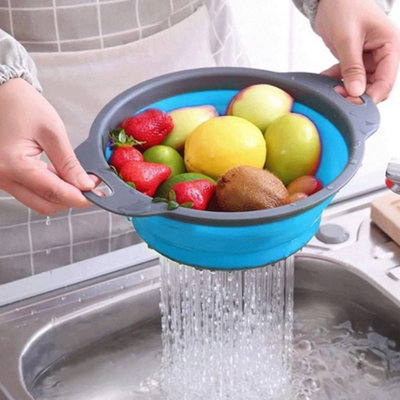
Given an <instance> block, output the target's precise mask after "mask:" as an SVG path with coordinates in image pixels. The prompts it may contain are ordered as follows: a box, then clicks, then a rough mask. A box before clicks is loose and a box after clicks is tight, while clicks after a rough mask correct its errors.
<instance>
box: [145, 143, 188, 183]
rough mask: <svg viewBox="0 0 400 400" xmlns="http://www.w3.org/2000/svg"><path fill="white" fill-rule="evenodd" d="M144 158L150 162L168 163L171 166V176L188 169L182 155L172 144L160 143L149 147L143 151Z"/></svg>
mask: <svg viewBox="0 0 400 400" xmlns="http://www.w3.org/2000/svg"><path fill="white" fill-rule="evenodd" d="M143 158H144V160H145V161H148V162H153V163H157V164H165V165H168V166H169V167H170V168H171V175H170V177H172V176H175V175H177V174H182V173H183V172H185V171H186V168H185V163H184V162H183V158H182V156H181V155H180V154H179V153H178V152H177V151H176V150H175V149H173V148H172V147H170V146H166V145H163V144H159V145H156V146H152V147H149V148H148V149H147V150H145V151H144V152H143Z"/></svg>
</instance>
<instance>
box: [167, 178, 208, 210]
mask: <svg viewBox="0 0 400 400" xmlns="http://www.w3.org/2000/svg"><path fill="white" fill-rule="evenodd" d="M214 191H215V184H214V183H212V182H210V181H209V180H208V179H197V180H194V181H188V182H178V183H175V185H174V186H172V188H171V189H170V191H169V192H168V200H172V201H174V200H175V201H176V202H177V203H178V204H180V205H183V206H186V207H190V208H194V209H196V210H205V209H206V208H207V205H208V202H209V201H210V199H211V197H212V195H213V194H214Z"/></svg>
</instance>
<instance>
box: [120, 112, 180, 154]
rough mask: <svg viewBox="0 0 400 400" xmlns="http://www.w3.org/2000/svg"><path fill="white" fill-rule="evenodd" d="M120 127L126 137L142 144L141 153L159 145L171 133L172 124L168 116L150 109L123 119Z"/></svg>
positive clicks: (140, 146)
mask: <svg viewBox="0 0 400 400" xmlns="http://www.w3.org/2000/svg"><path fill="white" fill-rule="evenodd" d="M120 127H121V128H122V129H124V130H125V133H126V134H127V135H128V136H131V137H133V138H134V139H135V140H137V141H140V142H142V144H141V145H139V148H140V150H141V151H143V150H145V149H148V148H149V147H151V146H155V145H156V144H160V143H161V142H162V141H163V140H164V138H165V136H167V135H168V133H170V132H171V131H172V129H173V127H174V122H173V120H172V117H171V116H170V115H169V114H167V113H164V112H163V111H161V110H158V109H154V108H152V109H148V110H146V111H143V112H141V113H140V114H137V115H134V116H133V117H128V118H126V119H124V121H122V123H121V125H120Z"/></svg>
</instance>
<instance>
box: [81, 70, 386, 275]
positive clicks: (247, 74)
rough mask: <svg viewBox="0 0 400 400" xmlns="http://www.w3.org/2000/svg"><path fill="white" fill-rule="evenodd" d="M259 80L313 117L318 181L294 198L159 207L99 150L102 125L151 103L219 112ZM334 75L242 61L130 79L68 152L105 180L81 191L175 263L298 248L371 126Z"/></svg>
mask: <svg viewBox="0 0 400 400" xmlns="http://www.w3.org/2000/svg"><path fill="white" fill-rule="evenodd" d="M259 83H268V84H271V85H274V86H277V87H280V88H281V89H283V90H285V91H286V92H288V93H289V94H291V95H292V96H293V97H294V99H295V103H294V106H293V110H292V111H293V112H296V113H301V114H304V115H306V116H307V117H309V118H310V119H311V120H312V121H313V122H314V124H315V125H316V126H317V128H318V131H319V134H320V137H321V142H322V155H321V161H320V165H319V168H318V171H317V173H316V176H317V177H318V178H319V179H320V180H321V181H322V183H323V185H324V187H323V189H321V190H320V191H319V192H317V193H315V194H313V195H311V196H309V197H308V198H306V199H303V200H299V201H297V202H295V203H292V204H289V205H285V206H281V207H277V208H273V209H268V210H259V211H246V212H216V211H199V210H193V209H189V208H184V207H179V208H177V209H175V210H168V209H167V205H166V204H165V203H155V202H153V201H152V198H151V197H148V196H146V195H144V194H142V193H140V192H138V191H136V190H135V189H133V188H131V187H130V186H129V185H127V184H125V183H124V182H123V181H122V180H121V179H120V178H118V176H117V175H116V174H115V173H114V172H112V170H111V169H110V167H109V165H108V163H107V160H106V156H105V154H106V153H107V151H108V150H107V146H108V142H109V138H108V133H109V131H111V130H112V129H114V128H115V127H116V126H118V124H119V123H120V122H121V121H122V120H123V119H125V118H126V117H128V116H131V115H133V114H135V113H136V112H138V111H142V110H143V109H146V108H150V107H155V108H159V109H162V110H164V111H166V112H168V111H171V110H173V109H175V108H178V107H187V106H196V105H213V106H214V107H215V108H216V109H217V110H218V111H219V112H220V113H221V114H224V113H225V110H226V107H227V104H228V103H229V101H230V100H231V98H232V97H233V96H234V95H235V94H236V93H237V92H238V91H239V90H240V89H242V88H244V87H247V86H250V85H254V84H259ZM338 84H340V82H338V81H337V80H333V79H331V78H328V77H325V76H322V75H317V74H309V73H276V72H270V71H264V70H255V69H249V68H203V69H195V70H187V71H182V72H177V73H172V74H168V75H164V76H160V77H158V78H155V79H152V80H149V81H146V82H143V83H141V84H139V85H137V86H134V87H132V88H130V89H128V90H126V91H125V92H123V93H122V94H120V95H119V96H117V97H116V98H114V99H113V100H112V101H111V102H110V103H108V104H107V105H106V106H105V107H104V108H103V109H102V110H101V111H100V113H99V114H98V116H97V117H96V119H95V121H94V122H93V125H92V127H91V130H90V134H89V137H88V139H87V140H86V141H85V142H84V143H82V144H81V145H80V146H79V147H78V148H77V149H76V154H77V156H78V159H79V160H80V162H81V163H82V165H83V167H84V168H85V170H86V171H87V172H88V173H91V174H94V175H97V176H98V177H99V178H100V179H102V180H103V182H105V183H106V184H107V185H108V186H109V188H110V189H111V192H112V194H111V195H109V196H107V197H100V196H97V195H96V194H95V193H93V192H85V195H86V197H87V198H88V199H89V200H91V201H92V202H93V203H95V204H97V205H98V206H100V207H102V208H104V209H106V210H109V211H111V212H113V213H117V214H121V215H125V216H129V217H132V222H133V225H134V227H135V229H136V231H137V233H138V234H139V236H140V237H141V238H142V239H143V240H144V241H145V242H147V244H148V245H149V247H150V248H153V249H155V250H156V251H158V252H159V253H161V254H163V255H164V256H166V257H168V258H170V259H173V260H175V261H178V262H180V263H183V264H187V265H193V266H197V267H204V268H209V269H242V268H251V267H257V266H261V265H266V264H269V263H273V262H275V261H278V260H280V259H283V258H286V257H288V256H289V255H291V254H292V253H294V252H296V251H297V250H299V249H300V248H301V247H303V246H304V245H305V244H306V243H307V242H308V241H309V240H310V239H311V238H312V236H313V235H314V234H315V233H316V231H317V230H318V227H319V223H320V218H321V213H322V211H323V210H324V209H325V207H327V205H328V204H329V202H330V201H331V200H332V198H333V196H334V195H335V194H336V193H337V192H338V190H340V189H341V188H342V187H343V186H344V185H345V184H346V183H347V182H348V181H349V180H350V179H351V177H352V176H353V175H354V174H355V172H356V171H357V169H358V168H359V166H360V165H361V161H362V157H363V153H364V142H365V140H366V139H367V138H368V137H369V136H370V135H371V134H372V133H373V132H375V131H376V129H377V128H378V125H379V113H378V110H377V108H376V106H375V104H374V103H373V102H372V100H371V99H370V98H369V97H368V96H363V97H362V100H363V104H361V105H355V104H353V103H350V102H349V101H347V100H345V99H344V98H343V97H341V96H340V95H338V94H337V93H336V92H335V91H334V89H333V88H334V87H335V86H337V85H338Z"/></svg>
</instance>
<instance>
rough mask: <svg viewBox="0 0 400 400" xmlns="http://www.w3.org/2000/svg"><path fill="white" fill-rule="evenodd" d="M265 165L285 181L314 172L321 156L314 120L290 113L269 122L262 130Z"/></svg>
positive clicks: (286, 182) (286, 183)
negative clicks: (265, 148)
mask: <svg viewBox="0 0 400 400" xmlns="http://www.w3.org/2000/svg"><path fill="white" fill-rule="evenodd" d="M264 137H265V142H266V144H267V160H266V163H265V168H266V169H267V170H269V171H270V172H272V173H273V174H275V175H276V176H277V177H278V178H279V179H280V180H281V181H282V182H283V183H284V184H285V185H288V184H289V183H290V182H292V181H293V180H294V179H296V178H298V177H300V176H302V175H314V173H315V172H316V170H317V168H318V165H319V161H320V157H321V140H320V137H319V134H318V130H317V128H316V127H315V125H314V123H313V122H312V121H311V120H310V119H309V118H307V117H306V116H304V115H301V114H295V113H289V114H285V115H283V116H282V117H279V118H278V119H276V120H275V121H274V122H272V123H271V124H270V125H269V127H268V128H267V130H266V131H265V134H264Z"/></svg>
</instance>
